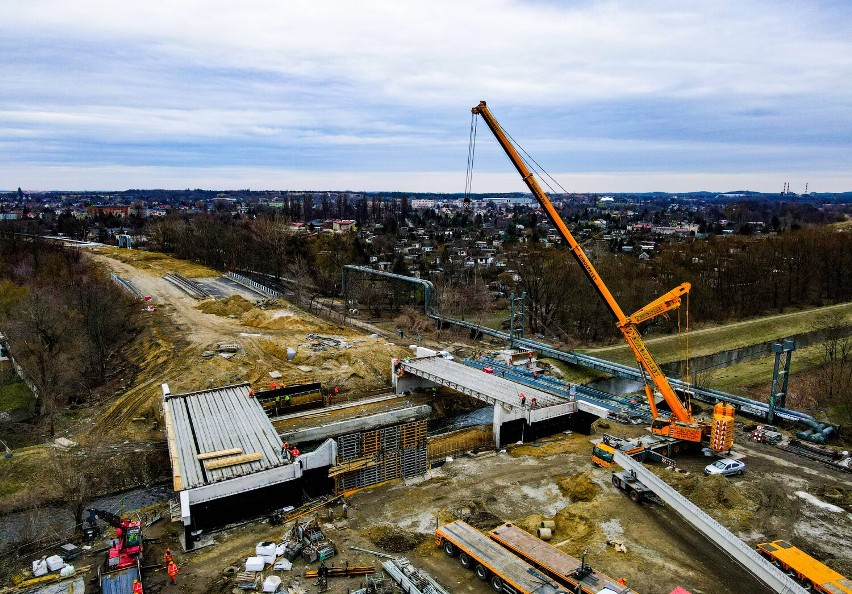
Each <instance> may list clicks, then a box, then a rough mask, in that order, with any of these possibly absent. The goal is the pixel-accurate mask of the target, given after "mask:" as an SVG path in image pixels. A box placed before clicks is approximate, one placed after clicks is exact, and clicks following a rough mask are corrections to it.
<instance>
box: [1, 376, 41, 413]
mask: <svg viewBox="0 0 852 594" xmlns="http://www.w3.org/2000/svg"><path fill="white" fill-rule="evenodd" d="M34 402H35V396H33V393H32V392H31V391H30V389H29V388H28V387H27V385H26V384H25V383H24V382H22V381H20V380H18V381H16V382H12V383H9V384H4V385H2V386H0V411H5V410H10V411H11V410H18V409H22V408H29V407H30V406H32V404H33V403H34Z"/></svg>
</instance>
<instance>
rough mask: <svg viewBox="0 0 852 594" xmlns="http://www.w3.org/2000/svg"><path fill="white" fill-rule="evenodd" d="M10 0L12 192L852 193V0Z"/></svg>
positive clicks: (7, 86)
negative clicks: (482, 115)
mask: <svg viewBox="0 0 852 594" xmlns="http://www.w3.org/2000/svg"><path fill="white" fill-rule="evenodd" d="M2 4H3V6H4V10H3V13H4V16H3V19H2V20H0V75H1V76H0V81H2V82H0V188H5V189H14V188H17V187H18V186H21V187H23V188H25V189H32V190H47V189H124V188H131V187H136V188H187V187H191V188H196V187H199V188H210V189H216V188H223V189H229V188H247V187H250V188H252V189H341V190H343V189H350V190H401V191H412V192H414V191H438V192H460V191H463V190H464V179H465V165H466V159H467V148H468V147H467V144H468V131H469V126H470V108H471V107H472V106H473V105H475V104H477V103H478V102H479V100H481V99H485V100H487V101H488V104H489V106H490V107H491V109H492V111H493V113H494V115H495V116H496V117H497V118H498V120H499V121H500V122H501V124H502V125H503V127H504V128H505V129H507V130H508V131H509V132H510V133H511V134H512V135H513V136H514V138H515V139H516V140H517V141H518V142H520V144H521V145H522V146H523V147H524V148H525V149H526V150H527V151H528V152H529V153H530V154H532V155H533V156H534V157H535V159H536V160H537V161H538V162H539V163H541V164H542V165H543V166H544V167H545V168H546V169H547V170H548V171H549V172H550V173H551V174H552V175H553V176H554V177H555V178H556V179H557V180H558V181H559V182H560V183H561V185H562V186H563V187H565V188H566V189H567V190H569V191H574V192H606V191H650V190H663V191H673V192H677V191H687V190H711V191H727V190H735V189H753V190H762V191H780V190H781V187H782V185H783V183H784V182H790V184H791V188H792V190H793V191H797V192H801V191H803V190H804V186H805V183H808V184H809V189H810V190H811V191H840V190H852V19H850V18H849V16H848V15H849V5H848V4H846V3H844V2H835V3H831V2H826V3H811V2H804V1H802V2H744V1H737V2H703V3H699V2H683V1H672V2H641V1H625V2H567V1H566V2H556V1H552V2H551V1H527V2H518V1H508V0H468V1H466V2H458V1H456V2H446V1H442V0H429V1H427V2H419V1H413V0H409V1H406V2H398V1H395V2H392V1H362V2H351V1H349V2H343V1H339V2H338V1H324V0H314V1H313V2H288V1H285V0H278V1H276V2H272V1H266V0H244V1H243V2H233V1H230V0H229V1H227V2H226V1H218V0H193V1H183V0H171V1H168V2H160V1H159V0H149V1H148V2H145V3H141V2H140V3H125V2H102V1H100V0H99V1H93V0H75V2H67V1H61V2H60V1H57V0H2ZM128 5H130V6H128ZM479 132H480V133H479V135H478V143H477V159H476V169H475V174H474V179H473V190H474V191H477V192H497V191H517V190H522V189H524V186H523V184H522V183H521V182H520V180H519V179H518V177H517V174H515V173H514V170H513V169H512V168H511V166H510V164H509V163H508V161H507V160H506V159H505V157H503V156H502V154H501V153H500V151H499V148H498V147H497V145H496V142H495V141H494V140H493V138H491V137H490V133H488V131H487V129H486V128H485V127H484V126H480V127H479Z"/></svg>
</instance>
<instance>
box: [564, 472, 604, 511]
mask: <svg viewBox="0 0 852 594" xmlns="http://www.w3.org/2000/svg"><path fill="white" fill-rule="evenodd" d="M556 486H557V487H559V490H560V491H561V492H562V494H563V495H564V496H565V497H567V498H568V499H570V500H571V503H576V502H578V501H591V500H593V499H594V498H595V497H597V496H598V493H600V492H601V488H600V486H599V485H597V484H596V483H595V482H593V481H592V478H591V472H589V471H586V472H581V473H579V474H575V475H572V476H559V477H556Z"/></svg>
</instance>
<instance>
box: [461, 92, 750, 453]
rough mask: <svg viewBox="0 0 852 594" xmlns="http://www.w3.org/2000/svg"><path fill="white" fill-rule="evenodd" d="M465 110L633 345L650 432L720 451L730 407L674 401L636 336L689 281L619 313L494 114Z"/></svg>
mask: <svg viewBox="0 0 852 594" xmlns="http://www.w3.org/2000/svg"><path fill="white" fill-rule="evenodd" d="M471 111H472V112H473V114H474V115H479V116H481V117H482V119H483V120H485V123H486V124H487V125H488V128H489V129H490V130H491V132H492V133H493V134H494V136H495V138H497V142H499V143H500V146H501V147H502V148H503V150H504V151H505V152H506V155H507V156H508V157H509V160H510V161H511V162H512V164H513V165H514V166H515V169H517V170H518V173H519V174H520V175H521V178H522V179H523V180H524V183H525V184H526V185H527V187H528V188H529V189H530V191H531V192H532V194H533V196H535V198H536V200H537V201H538V203H539V204H540V205H541V207H542V208H543V209H544V211H545V212H546V213H547V216H548V218H549V219H550V221H551V222H552V223H553V224H554V225H555V226H556V228H557V229H558V230H559V233H560V234H561V235H562V238H563V239H564V240H565V242H566V243H567V244H568V248H569V249H570V251H571V254H572V255H573V256H574V259H575V260H577V262H578V263H579V264H580V267H581V268H582V269H583V272H584V273H585V274H586V276H587V277H588V279H589V280H590V281H591V283H592V286H594V288H595V290H596V291H597V292H598V295H600V297H601V299H603V301H604V303H606V306H607V307H608V308H609V310H610V312H611V313H612V315H613V316H614V317H615V325H616V327H617V328H618V329H619V330H620V331H621V334H622V335H623V336H624V339H625V340H626V341H627V344H628V345H630V348H631V349H632V350H633V354H634V355H635V356H636V360H637V362H638V363H639V368H640V370H641V371H642V375H643V377H644V378H645V395H646V397H647V398H648V405H649V406H650V407H651V416H652V418H653V421H652V423H651V432H652V433H654V434H656V435H664V436H667V437H673V438H675V439H680V440H684V441H686V442H693V443H700V442H701V441H702V440H703V439H704V438H705V437H706V438H709V441H710V447H711V448H713V449H714V450H716V451H724V450H726V449H730V447H731V444H732V442H733V407H732V406H730V405H726V408H725V409H724V410H723V411H714V412H716V413H724V414H714V420H713V423H712V424H708V423H706V422H701V421H697V420H696V419H694V418H693V416H692V410H691V407H689V404H688V403H687V406H684V404H683V403H682V402H681V401H680V398H678V396H677V394H675V391H674V390H673V389H672V387H671V385H669V382H668V380H667V379H666V376H665V375H664V374H663V372H662V370H660V367H659V365H657V362H656V361H654V358H653V357H652V356H651V353H650V352H648V348H647V347H646V346H645V343H644V342H643V341H642V337H641V336H640V334H639V329H638V325H639V324H641V323H643V322H647V321H648V320H651V319H653V318H655V317H657V316H660V315H663V314H666V313H667V312H669V311H671V310H673V309H676V308H678V307H680V304H681V298H682V297H683V296H684V295H687V294H688V293H689V289H690V284H689V283H683V284H681V285H680V286H678V287H676V288H674V289H672V290H671V291H669V292H668V293H666V294H665V295H663V296H661V297H659V298H657V299H655V300H654V301H652V302H651V303H649V304H648V305H646V306H645V307H643V308H641V309H639V310H638V311H637V312H635V313H634V314H632V315H630V316H627V315H625V314H624V312H623V311H622V310H621V307H620V306H619V305H618V302H616V300H615V298H614V297H613V296H612V294H611V293H610V292H609V289H608V288H607V286H606V284H605V283H604V282H603V279H602V278H601V277H600V275H599V274H598V272H597V270H595V267H594V266H593V265H592V262H591V260H589V258H588V256H586V254H585V253H584V252H583V249H582V248H581V247H580V244H579V243H577V241H576V240H575V239H574V236H573V235H571V232H570V231H569V230H568V227H567V226H566V225H565V222H564V221H563V220H562V217H560V216H559V213H558V212H556V209H555V208H554V207H553V205H552V204H551V203H550V199H548V197H547V195H546V194H545V193H544V191H543V190H542V189H541V186H539V184H538V181H537V180H536V179H535V177H534V176H533V174H532V172H531V171H530V170H529V168H528V167H527V166H526V164H525V163H524V161H523V159H521V156H520V155H519V154H518V151H517V150H516V149H515V147H514V145H513V144H512V143H511V142H510V141H509V139H508V137H507V136H506V134H505V133H504V132H503V129H502V128H501V127H500V124H498V123H497V120H496V119H494V116H493V115H491V112H490V111H489V109H488V107H487V106H486V104H485V101H481V102H480V103H479V105H477V106H476V107H474V108H473V109H472V110H471ZM652 384H653V386H654V387H656V389H657V390H658V391H659V392H660V394H661V395H662V397H663V400H665V401H666V404H668V406H669V408H670V409H671V411H672V412H671V415H670V416H668V417H662V416H660V415H659V413H658V411H657V404H656V402H655V400H654V390H653V388H652ZM717 408H718V407H717ZM727 413H730V414H727ZM725 446H727V447H725Z"/></svg>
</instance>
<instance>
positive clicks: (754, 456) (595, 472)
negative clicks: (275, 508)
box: [146, 427, 852, 594]
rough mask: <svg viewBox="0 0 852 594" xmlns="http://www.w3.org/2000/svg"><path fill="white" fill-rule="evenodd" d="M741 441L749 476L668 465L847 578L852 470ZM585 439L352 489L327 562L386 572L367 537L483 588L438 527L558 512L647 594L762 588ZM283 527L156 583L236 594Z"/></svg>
mask: <svg viewBox="0 0 852 594" xmlns="http://www.w3.org/2000/svg"><path fill="white" fill-rule="evenodd" d="M617 429H618V428H617V427H616V428H614V429H612V430H610V431H612V432H617ZM742 442H743V445H741V446H738V449H739V450H740V451H741V452H742V453H743V454H745V456H746V458H745V460H746V463H747V465H748V466H747V468H748V470H747V472H746V473H745V474H744V475H743V476H741V477H734V478H730V479H725V478H721V477H705V476H704V475H703V474H702V473H701V470H702V469H703V467H704V466H705V465H706V463H707V460H706V459H705V458H697V457H696V458H687V457H684V458H681V459H680V460H679V466H680V467H681V468H682V469H684V470H688V471H690V474H688V475H680V474H678V475H675V474H674V473H671V472H664V471H662V470H661V471H660V472H661V474H662V476H664V477H665V478H666V479H667V480H668V481H669V482H670V483H671V484H673V485H674V486H675V487H676V488H679V489H681V490H682V491H683V492H684V493H686V494H688V495H690V497H692V498H693V500H695V501H697V502H699V503H701V504H702V506H703V507H704V508H705V509H706V510H707V511H708V513H710V514H711V515H712V516H714V517H715V518H716V519H717V520H719V521H720V522H722V523H723V524H724V525H726V526H727V527H728V528H730V529H731V530H732V531H734V532H735V533H737V534H738V535H739V536H740V537H741V538H743V539H744V540H745V541H746V542H747V543H748V544H750V545H754V544H756V543H758V542H763V541H766V540H772V539H777V538H786V539H788V540H791V541H792V542H793V543H794V544H796V545H798V546H800V547H802V548H804V549H805V550H807V551H808V552H810V553H811V554H812V555H814V556H815V557H817V558H819V559H821V560H822V561H824V562H826V563H828V564H829V565H830V566H832V567H834V568H835V569H837V570H838V571H840V572H842V573H845V574H846V575H849V574H852V555H850V553H849V551H848V542H850V541H852V513H850V512H852V480H850V479H852V477H850V475H848V474H843V473H839V472H838V471H835V470H833V469H830V468H828V467H825V466H822V465H820V464H818V463H816V462H811V461H808V460H803V459H801V458H798V457H795V456H793V455H792V454H788V453H786V452H783V451H781V450H778V449H777V448H774V447H771V446H765V445H762V444H751V443H746V442H745V440H742ZM590 447H591V446H590V444H589V437H588V436H584V435H579V434H559V435H556V436H552V437H548V438H545V439H542V440H539V441H538V442H535V443H532V444H526V445H523V446H513V447H510V448H508V451H502V452H499V453H496V454H490V453H489V454H485V455H480V456H477V457H461V458H457V459H455V460H452V461H449V462H447V463H446V464H445V465H443V466H442V467H440V468H437V469H433V470H432V471H431V472H430V475H429V477H428V478H427V479H426V480H422V481H408V484H405V483H401V482H400V483H394V484H390V485H384V486H379V487H376V488H372V489H368V490H364V491H361V492H358V493H355V494H354V495H351V496H350V497H349V498H348V501H349V505H350V513H349V518H348V519H343V518H342V517H341V512H340V508H339V507H338V508H334V510H333V511H334V519H333V520H331V521H329V520H327V518H326V517H325V516H324V515H323V514H321V515H320V518H319V519H320V522H321V524H322V525H323V527H324V529H325V530H326V532H327V535H328V536H329V537H330V538H331V539H332V540H333V541H334V542H335V544H336V545H337V548H338V551H339V553H338V555H337V556H336V557H334V558H333V559H332V560H331V562H330V563H334V564H336V565H342V564H345V563H347V562H348V563H349V564H353V565H354V564H357V565H374V566H375V567H377V568H378V567H379V564H380V563H381V559H378V558H376V557H374V556H373V555H371V554H369V553H364V552H359V551H355V550H352V549H350V548H349V547H350V546H358V547H362V548H366V549H370V550H374V551H379V552H385V553H390V554H394V555H401V556H406V557H408V558H409V559H410V560H411V561H412V563H414V564H415V565H416V566H418V567H421V568H423V569H425V570H427V571H428V572H430V573H431V574H432V575H433V576H434V577H436V578H437V579H438V580H439V581H440V582H441V583H442V584H443V585H444V586H445V587H446V588H448V589H449V590H450V591H451V592H454V593H461V592H469V593H473V594H487V593H488V592H490V587H489V586H488V584H486V583H483V582H480V581H479V580H478V579H477V578H476V577H475V575H474V574H473V573H472V572H470V571H469V570H466V569H464V568H462V567H461V566H460V565H459V564H458V561H457V560H456V559H451V558H448V557H446V556H445V555H444V553H443V552H442V551H441V549H439V548H437V547H435V544H434V538H433V531H434V529H435V526H436V525H437V524H438V523H444V522H447V521H450V520H453V519H457V518H461V519H464V520H466V521H467V522H469V523H471V524H473V525H474V526H476V527H477V528H480V529H482V530H488V529H490V528H493V527H495V526H497V525H498V524H500V523H502V522H503V521H513V522H515V523H516V524H518V525H519V526H521V527H524V528H526V529H529V530H530V531H532V530H533V529H534V528H535V527H536V526H538V524H539V522H540V521H541V520H543V519H554V520H555V521H556V524H557V527H556V530H555V532H554V536H553V539H552V541H551V544H554V545H556V546H557V547H559V548H560V549H562V550H563V551H565V552H567V553H569V554H571V555H574V556H580V555H582V553H583V551H584V550H588V557H587V560H588V561H589V562H590V563H591V564H592V566H593V567H595V568H596V569H597V570H599V571H602V572H604V573H607V574H608V575H611V576H613V577H624V578H626V579H627V582H628V585H630V586H631V587H632V588H633V589H635V590H637V591H638V592H642V593H647V594H655V593H668V592H670V591H671V590H672V589H673V588H674V587H675V586H678V585H680V586H683V587H685V588H686V589H687V590H689V591H690V592H692V593H693V594H710V593H714V594H715V593H731V594H734V593H741V592H755V593H759V592H766V591H767V590H766V589H765V588H764V587H763V586H762V585H760V584H759V583H758V582H757V581H756V580H755V579H754V578H752V577H751V576H750V575H749V574H748V573H746V572H745V570H743V569H741V568H740V567H739V566H738V565H737V564H736V563H735V562H733V561H732V560H731V559H730V558H728V557H727V556H726V555H725V554H724V553H722V552H720V551H719V550H717V549H716V548H715V547H714V546H713V545H712V544H710V543H709V541H707V540H706V539H705V538H704V537H703V536H701V535H700V534H699V533H697V532H696V531H695V530H693V529H691V528H690V527H689V526H688V525H686V524H685V522H684V521H683V520H682V519H681V518H680V517H679V516H678V515H677V514H675V513H673V512H672V511H671V510H670V509H668V508H666V507H664V506H660V505H653V504H642V505H636V504H633V503H632V502H631V501H630V500H629V499H627V497H625V496H624V495H623V494H622V493H621V492H620V491H617V490H616V489H615V488H614V487H613V486H612V484H611V483H610V471H609V470H608V469H601V468H597V467H594V466H592V465H591V463H590V461H589V451H590ZM797 493H805V494H808V495H810V496H811V497H812V498H815V499H811V500H808V499H806V498H805V497H803V496H802V495H800V494H797ZM822 503H825V504H830V505H823V504H822ZM832 505H833V506H835V507H832ZM177 526H178V525H177V524H166V525H163V526H161V527H160V528H158V529H159V530H161V531H163V535H162V540H161V543H159V544H158V545H157V546H160V547H162V546H166V545H167V544H171V545H172V546H173V548H174V547H175V546H177V541H176V540H175V536H176V534H177V529H176V527H177ZM286 528H288V527H280V526H279V527H274V526H270V525H269V524H268V523H265V522H257V523H254V524H250V525H247V526H243V527H239V528H235V529H232V530H229V531H225V532H221V533H217V534H215V535H214V538H215V540H216V541H217V544H216V545H215V546H212V547H209V548H205V549H202V550H199V551H197V552H193V553H181V554H180V555H179V557H180V559H179V561H180V566H181V577H180V579H179V582H180V583H179V585H178V586H177V587H176V588H175V587H172V586H165V587H163V585H162V584H164V580H165V576H160V577H157V576H158V573H155V574H154V577H153V580H152V581H151V582H150V586H149V590H148V591H150V592H154V593H157V592H159V591H161V590H163V591H165V592H168V591H181V592H188V593H190V592H191V593H195V592H199V593H200V592H230V591H231V589H232V586H233V582H232V581H231V580H229V579H228V578H227V577H225V576H223V574H222V571H223V570H224V569H225V568H227V567H229V566H240V565H241V564H242V563H244V562H245V557H247V556H249V554H251V553H252V552H253V551H254V546H255V544H257V543H258V542H261V541H264V540H278V539H280V538H281V537H282V536H283V534H284V533H285V529H286ZM607 540H619V541H623V542H624V543H625V545H626V548H627V552H626V553H620V552H616V551H615V550H614V548H613V547H612V546H608V545H607ZM158 554H159V553H158ZM304 569H305V565H304V562H302V561H298V562H297V563H296V565H295V567H294V570H293V571H291V572H277V574H278V575H280V576H281V577H282V580H283V582H284V584H285V585H287V584H288V583H291V584H296V585H299V586H301V587H303V588H304V589H305V590H306V591H307V592H310V593H312V594H313V593H317V592H318V587H317V586H316V585H315V584H314V583H313V581H312V580H308V579H305V578H302V577H300V576H301V575H302V572H303V571H304ZM146 580H147V578H146ZM362 582H363V578H332V579H331V582H330V586H331V592H333V593H334V594H343V593H344V592H349V591H351V590H354V589H357V588H358V587H359V586H360V584H361V583H362Z"/></svg>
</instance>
